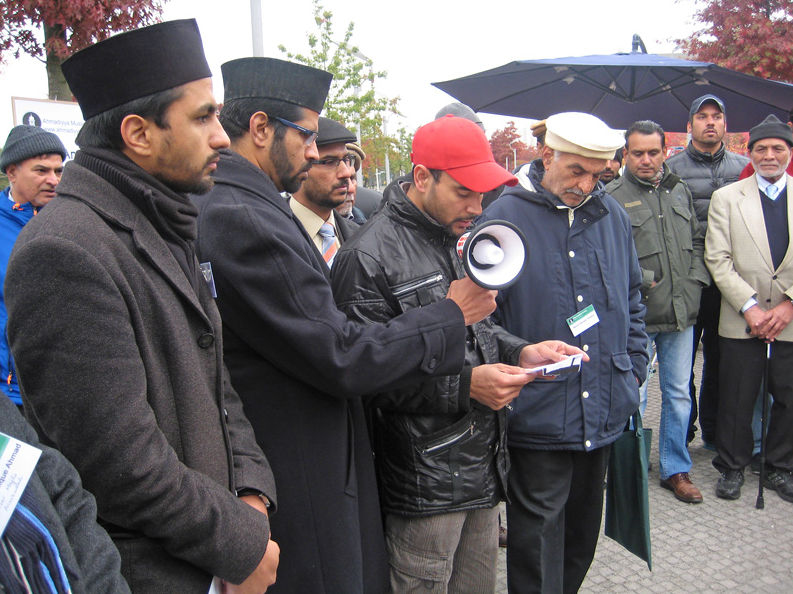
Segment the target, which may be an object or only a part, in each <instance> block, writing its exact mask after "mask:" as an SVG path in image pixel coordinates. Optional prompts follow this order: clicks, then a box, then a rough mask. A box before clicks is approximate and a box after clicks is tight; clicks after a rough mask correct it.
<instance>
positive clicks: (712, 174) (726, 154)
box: [666, 142, 749, 232]
mask: <svg viewBox="0 0 793 594" xmlns="http://www.w3.org/2000/svg"><path fill="white" fill-rule="evenodd" d="M748 162H749V159H747V158H746V157H743V156H741V155H739V154H737V153H731V152H730V151H728V150H727V149H726V148H724V144H723V143H722V145H721V148H719V150H717V151H716V152H715V153H713V154H711V153H703V152H702V151H698V150H697V149H695V148H694V145H693V144H691V143H690V142H689V143H688V146H687V147H686V150H684V151H683V152H682V153H678V154H676V155H673V156H672V157H669V159H667V161H666V165H667V167H669V170H670V171H671V172H672V173H674V174H676V175H677V176H678V177H680V179H682V180H683V181H684V182H686V185H687V186H688V189H689V190H691V196H692V198H693V199H694V210H695V211H696V214H697V219H698V220H699V223H700V225H701V226H702V231H703V232H706V231H707V230H708V209H709V208H710V197H711V196H712V195H713V192H715V191H716V190H718V189H719V188H721V187H723V186H726V185H728V184H731V183H734V182H737V181H738V177H739V176H740V175H741V171H743V168H744V167H746V164H747V163H748Z"/></svg>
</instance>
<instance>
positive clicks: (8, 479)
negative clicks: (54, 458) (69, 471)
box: [0, 433, 41, 534]
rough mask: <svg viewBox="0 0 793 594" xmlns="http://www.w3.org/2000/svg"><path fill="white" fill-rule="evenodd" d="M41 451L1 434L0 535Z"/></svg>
mask: <svg viewBox="0 0 793 594" xmlns="http://www.w3.org/2000/svg"><path fill="white" fill-rule="evenodd" d="M40 456H41V450H40V449H38V448H34V447H33V446H32V445H29V444H26V443H24V442H22V441H19V440H18V439H15V438H13V437H11V436H9V435H5V434H3V433H0V534H2V533H3V532H5V529H6V526H7V525H8V521H9V520H10V519H11V515H12V514H13V513H14V509H16V506H17V503H19V498H20V497H22V492H23V491H24V490H25V487H26V486H27V484H28V481H29V480H30V477H31V476H32V475H33V470H34V469H35V468H36V464H37V463H38V461H39V457H40Z"/></svg>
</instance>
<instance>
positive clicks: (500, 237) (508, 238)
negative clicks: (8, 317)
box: [457, 221, 529, 290]
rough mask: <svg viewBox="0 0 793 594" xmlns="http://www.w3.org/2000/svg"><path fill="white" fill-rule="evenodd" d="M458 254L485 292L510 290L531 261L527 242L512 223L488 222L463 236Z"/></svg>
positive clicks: (466, 268) (466, 270)
mask: <svg viewBox="0 0 793 594" xmlns="http://www.w3.org/2000/svg"><path fill="white" fill-rule="evenodd" d="M457 253H458V254H459V255H460V258H462V260H463V266H464V267H465V272H466V273H467V274H468V276H469V278H470V279H471V280H472V281H474V282H475V283H476V284H477V285H479V286H480V287H484V288H485V289H495V290H499V289H505V288H507V287H509V286H510V285H512V284H513V283H515V281H517V280H518V279H519V278H520V275H521V274H522V273H523V270H524V268H526V264H527V263H528V261H529V246H528V244H527V243H526V238H525V237H524V236H523V233H521V231H520V229H518V228H517V227H516V226H515V225H513V224H512V223H510V222H509V221H487V222H485V223H482V224H481V225H479V226H478V227H477V228H476V229H474V230H473V231H469V232H468V233H465V234H463V235H462V236H460V239H458V240H457Z"/></svg>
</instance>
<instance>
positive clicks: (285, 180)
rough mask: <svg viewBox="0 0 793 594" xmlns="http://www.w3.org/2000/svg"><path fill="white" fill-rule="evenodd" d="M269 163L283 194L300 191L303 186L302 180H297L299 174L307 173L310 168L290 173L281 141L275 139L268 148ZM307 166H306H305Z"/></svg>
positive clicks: (289, 164)
mask: <svg viewBox="0 0 793 594" xmlns="http://www.w3.org/2000/svg"><path fill="white" fill-rule="evenodd" d="M270 161H271V162H272V164H273V167H274V168H275V175H276V177H277V178H278V179H277V180H275V181H277V182H278V183H279V184H280V185H281V188H283V189H282V191H283V192H289V193H290V194H294V193H295V192H297V191H298V190H299V189H300V186H302V185H303V180H302V179H298V178H299V177H300V174H301V173H304V172H305V171H308V169H310V168H311V167H310V166H308V167H304V168H301V169H299V170H298V171H297V173H294V174H293V173H292V164H291V163H290V162H289V155H287V154H286V148H285V147H284V141H283V139H279V138H277V137H276V138H275V140H274V141H273V145H272V147H271V148H270ZM307 165H308V164H307Z"/></svg>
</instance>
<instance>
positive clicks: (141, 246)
mask: <svg viewBox="0 0 793 594" xmlns="http://www.w3.org/2000/svg"><path fill="white" fill-rule="evenodd" d="M131 56H134V59H130V57H131ZM119 63H124V64H125V68H123V69H119V68H117V67H116V65H117V64H119ZM63 70H64V75H65V76H66V80H67V81H68V83H69V86H70V88H71V90H72V92H73V93H74V94H75V96H76V97H77V100H78V102H79V103H80V107H81V109H82V111H83V115H84V117H85V119H86V122H85V124H84V126H83V128H82V129H81V131H80V133H79V135H78V137H77V143H78V145H80V147H81V150H80V151H78V152H77V154H76V156H75V159H74V162H73V163H69V164H68V166H67V167H66V171H65V172H64V174H63V178H62V180H61V184H60V185H59V187H58V196H56V197H55V198H54V199H53V200H52V201H51V202H50V203H49V204H48V205H47V208H46V209H44V210H43V211H42V212H41V214H39V215H38V216H36V217H35V218H34V219H33V221H31V222H30V223H29V224H28V225H27V226H26V227H25V229H24V230H23V233H22V234H21V235H20V237H19V240H18V242H17V245H16V247H15V249H14V251H13V253H12V255H11V260H10V263H9V266H8V274H7V276H6V283H5V289H6V299H7V303H8V311H9V319H10V323H9V339H10V344H11V349H12V351H13V353H14V358H15V360H16V362H17V367H18V370H19V384H20V388H21V391H22V399H23V402H24V404H25V412H26V414H27V416H28V418H29V420H30V422H31V424H32V425H33V426H34V428H35V429H37V431H38V432H39V435H41V438H42V441H43V442H44V443H45V444H47V445H51V446H53V447H56V448H57V449H59V450H60V451H61V452H62V453H63V454H64V455H65V456H66V457H67V458H68V459H69V460H70V461H71V462H72V464H74V466H75V467H76V468H77V470H78V471H79V472H80V475H81V476H82V478H83V482H84V484H85V487H86V489H87V490H88V491H90V492H91V493H92V494H93V495H94V496H95V497H96V501H97V505H98V509H99V519H100V521H101V523H102V525H103V526H104V527H105V528H106V529H107V531H108V532H109V533H110V535H111V537H112V538H113V541H114V543H115V544H116V546H117V547H118V549H119V551H120V553H121V559H122V572H123V574H124V577H125V578H126V579H127V582H128V583H129V585H130V588H131V589H132V591H133V592H141V593H145V594H153V593H155V594H159V593H162V594H185V593H189V594H206V592H207V591H208V590H209V588H210V585H211V584H212V583H213V576H216V577H217V578H219V579H222V580H225V581H227V582H229V583H230V584H241V585H242V587H241V588H240V589H236V588H235V587H230V588H229V591H230V592H236V591H241V592H246V593H247V592H263V591H264V590H266V589H267V587H268V586H269V585H270V584H271V583H272V582H273V581H274V579H275V571H276V567H277V565H278V545H276V544H275V543H273V542H272V541H269V540H268V535H269V531H270V527H269V522H268V517H267V510H266V504H267V502H268V500H269V502H270V503H273V497H274V486H273V480H272V474H271V472H270V470H269V467H268V465H267V461H266V460H265V458H264V456H263V455H262V453H261V450H260V449H259V448H258V446H257V445H256V442H255V439H254V436H253V432H252V430H251V427H250V424H249V423H248V421H247V420H246V419H245V417H244V415H243V413H242V404H241V403H240V401H239V398H238V396H237V395H236V394H235V393H234V391H233V390H232V389H231V387H230V385H229V382H228V375H227V371H226V369H225V367H224V366H223V360H222V340H221V323H220V316H219V314H218V311H217V309H216V307H215V305H214V302H213V300H212V295H211V292H210V287H209V285H208V283H207V282H206V281H205V280H204V277H203V276H202V274H201V270H200V269H199V265H198V262H197V261H196V258H195V255H194V251H193V240H194V238H195V233H196V210H195V207H194V206H193V204H192V203H191V202H190V200H189V198H188V197H187V195H186V193H187V192H198V191H207V190H208V189H209V188H210V187H211V186H212V179H211V177H210V174H211V173H212V171H213V169H214V168H215V164H216V162H217V159H218V153H217V151H218V150H219V149H221V148H224V147H226V146H228V137H227V136H226V134H225V133H224V132H223V129H222V128H221V126H220V124H219V123H218V121H217V117H216V111H217V105H216V103H215V100H214V97H213V94H212V81H211V79H210V71H209V67H208V66H207V63H206V59H205V58H204V54H203V47H202V44H201V36H200V34H199V32H198V27H197V25H196V23H195V21H194V20H184V21H173V22H169V23H163V24H160V25H155V26H152V27H147V28H143V29H139V30H136V31H132V32H129V33H124V34H122V35H118V36H115V37H111V38H110V39H108V40H106V41H103V42H101V43H99V44H96V45H94V46H91V47H89V48H87V49H85V50H83V51H81V52H78V53H76V54H75V55H74V56H72V57H71V58H70V59H69V60H67V61H66V62H64V64H63ZM32 304H33V305H34V306H31V305H32ZM260 496H261V497H260Z"/></svg>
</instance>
